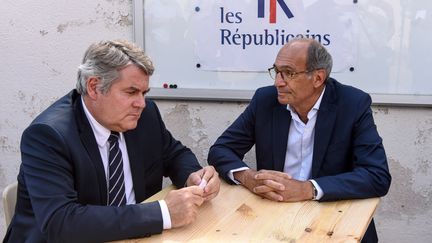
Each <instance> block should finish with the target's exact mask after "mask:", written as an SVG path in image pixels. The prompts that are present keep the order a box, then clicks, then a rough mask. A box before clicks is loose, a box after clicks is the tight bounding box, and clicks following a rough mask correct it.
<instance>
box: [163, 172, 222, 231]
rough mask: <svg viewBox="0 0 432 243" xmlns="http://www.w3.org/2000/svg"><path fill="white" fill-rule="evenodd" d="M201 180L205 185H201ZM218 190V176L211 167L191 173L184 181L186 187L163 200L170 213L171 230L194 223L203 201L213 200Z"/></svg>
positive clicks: (171, 193) (169, 194)
mask: <svg viewBox="0 0 432 243" xmlns="http://www.w3.org/2000/svg"><path fill="white" fill-rule="evenodd" d="M203 180H205V183H203V184H202V183H201V182H202V181H203ZM198 185H201V186H198ZM219 189H220V180H219V174H218V173H217V172H216V170H215V168H214V167H213V166H206V167H204V168H202V169H201V170H198V171H196V172H194V173H191V174H190V175H189V177H188V179H187V181H186V187H184V188H181V189H178V190H172V191H170V192H169V193H168V194H167V196H166V197H165V199H164V200H165V202H166V204H167V207H168V210H169V213H170V217H171V226H172V228H176V227H181V226H184V225H187V224H190V223H192V222H193V221H195V219H196V217H197V215H198V208H199V207H200V206H201V205H202V204H203V203H204V202H205V201H210V200H211V199H213V198H215V197H216V196H217V194H218V193H219Z"/></svg>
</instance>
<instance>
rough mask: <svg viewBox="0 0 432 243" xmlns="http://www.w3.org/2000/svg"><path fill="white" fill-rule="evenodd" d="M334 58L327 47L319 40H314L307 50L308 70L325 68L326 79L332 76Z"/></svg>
mask: <svg viewBox="0 0 432 243" xmlns="http://www.w3.org/2000/svg"><path fill="white" fill-rule="evenodd" d="M332 66H333V59H332V56H331V55H330V53H329V52H328V51H327V49H326V48H325V47H324V46H323V45H321V44H320V43H319V42H318V41H316V40H312V41H311V43H310V45H309V48H308V50H307V59H306V70H310V71H311V70H316V69H324V70H325V71H326V75H327V76H326V79H327V78H328V77H329V76H330V72H331V70H332Z"/></svg>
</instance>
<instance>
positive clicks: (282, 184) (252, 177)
mask: <svg viewBox="0 0 432 243" xmlns="http://www.w3.org/2000/svg"><path fill="white" fill-rule="evenodd" d="M234 178H235V179H236V180H238V181H239V182H240V183H241V184H242V185H243V186H245V187H246V188H247V189H249V190H250V191H251V192H253V193H255V194H257V195H259V196H262V197H264V198H267V199H270V200H273V201H278V202H298V201H304V200H310V199H312V197H313V188H312V183H311V182H310V181H299V180H295V179H292V177H291V176H290V175H288V174H286V173H284V172H280V171H274V170H259V171H255V170H252V169H247V170H243V171H238V172H234Z"/></svg>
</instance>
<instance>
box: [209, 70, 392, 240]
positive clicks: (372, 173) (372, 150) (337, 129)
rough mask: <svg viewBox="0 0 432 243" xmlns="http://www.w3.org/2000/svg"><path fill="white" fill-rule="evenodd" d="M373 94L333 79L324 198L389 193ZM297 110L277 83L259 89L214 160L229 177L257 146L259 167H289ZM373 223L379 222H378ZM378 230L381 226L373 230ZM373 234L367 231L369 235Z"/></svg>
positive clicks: (325, 107) (321, 127)
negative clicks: (289, 143) (280, 99)
mask: <svg viewBox="0 0 432 243" xmlns="http://www.w3.org/2000/svg"><path fill="white" fill-rule="evenodd" d="M370 105H371V98H370V96H369V95H368V94H366V93H364V92H362V91H360V90H358V89H356V88H353V87H350V86H346V85H342V84H340V83H338V82H337V81H336V80H334V79H331V78H329V79H328V80H327V84H326V89H325V92H324V95H323V98H322V101H321V105H320V108H319V110H318V117H317V121H316V125H315V137H314V150H313V159H312V178H313V179H314V180H315V181H316V182H317V183H318V184H319V186H320V187H321V188H322V190H323V192H324V196H323V197H322V198H321V199H320V201H333V200H340V199H354V198H370V197H381V196H384V195H385V194H386V193H387V191H388V189H389V187H390V182H391V176H390V173H389V170H388V165H387V158H386V155H385V152H384V148H383V145H382V140H381V138H380V136H379V135H378V132H377V130H376V126H375V123H374V120H373V117H372V110H371V108H370ZM290 122H291V114H290V112H289V111H288V110H287V109H286V105H281V104H279V102H278V100H277V90H276V88H275V87H274V86H269V87H264V88H260V89H258V90H257V91H256V93H255V95H254V97H253V98H252V100H251V102H250V104H249V106H248V107H247V108H246V110H245V111H244V112H243V113H242V114H241V115H240V116H239V117H238V118H237V120H236V121H235V122H234V123H233V124H232V125H231V126H230V127H229V128H228V129H227V130H226V131H225V132H224V133H223V134H222V135H221V136H220V137H219V138H218V139H217V141H216V142H215V144H214V145H213V146H212V147H211V148H210V152H209V156H208V162H209V164H211V165H214V166H215V167H216V169H217V171H218V172H219V174H220V175H221V176H222V177H224V179H225V180H226V181H227V182H230V183H232V181H231V180H230V179H229V178H228V177H227V173H228V171H230V170H232V169H236V168H239V167H243V166H247V165H246V164H245V163H244V162H243V161H242V160H243V157H244V155H245V153H246V152H248V151H249V150H250V149H251V148H252V146H253V145H255V152H256V165H257V169H258V170H260V169H268V170H277V171H283V167H284V163H285V155H286V150H287V141H288V131H289V127H290ZM370 227H373V223H372V224H371V226H370ZM371 231H372V233H369V232H368V233H367V234H368V236H369V234H373V235H375V238H376V231H375V228H374V227H373V229H372V230H371ZM368 236H366V235H365V238H367V237H368Z"/></svg>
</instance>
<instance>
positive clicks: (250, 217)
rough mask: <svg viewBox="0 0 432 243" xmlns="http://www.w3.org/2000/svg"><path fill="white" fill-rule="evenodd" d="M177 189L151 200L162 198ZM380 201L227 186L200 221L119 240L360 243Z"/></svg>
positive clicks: (129, 242) (207, 204)
mask: <svg viewBox="0 0 432 243" xmlns="http://www.w3.org/2000/svg"><path fill="white" fill-rule="evenodd" d="M172 189H174V187H173V186H169V187H167V188H165V189H163V190H162V191H160V192H159V193H157V194H155V195H154V196H152V197H150V198H148V199H147V200H146V202H150V201H155V200H158V199H162V198H164V196H165V195H166V194H167V193H168V192H169V191H170V190H172ZM379 201H380V199H379V198H370V199H361V200H343V201H335V202H321V203H319V202H316V201H304V202H295V203H286V202H273V201H270V200H267V199H264V198H261V197H259V196H257V195H255V194H253V193H251V192H250V191H248V190H247V189H246V188H244V187H243V186H239V185H228V184H227V183H225V182H221V189H220V192H219V195H218V196H217V197H216V198H214V199H213V200H212V201H210V202H205V203H204V204H203V205H202V206H201V208H200V211H199V215H198V217H197V220H196V221H195V222H194V223H192V224H190V225H187V226H184V227H181V228H176V229H170V230H164V231H163V232H162V234H158V235H152V236H151V237H148V238H142V239H132V240H123V241H117V242H118V243H120V242H122V243H132V242H133V243H138V242H140V243H141V242H359V241H360V240H361V238H362V236H363V234H364V233H365V232H366V229H367V227H368V225H369V223H370V221H371V219H372V216H373V214H374V212H375V209H376V208H377V206H378V204H379Z"/></svg>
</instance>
